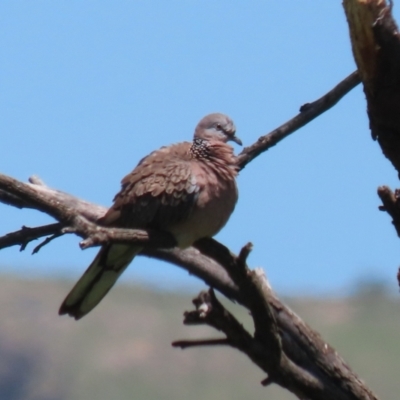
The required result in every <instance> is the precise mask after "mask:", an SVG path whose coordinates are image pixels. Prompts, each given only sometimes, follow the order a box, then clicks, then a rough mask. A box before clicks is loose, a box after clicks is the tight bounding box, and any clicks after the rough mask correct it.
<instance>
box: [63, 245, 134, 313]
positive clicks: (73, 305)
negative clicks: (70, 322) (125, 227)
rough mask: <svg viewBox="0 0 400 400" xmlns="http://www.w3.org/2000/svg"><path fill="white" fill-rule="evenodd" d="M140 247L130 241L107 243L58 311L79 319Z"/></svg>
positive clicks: (114, 279) (100, 298)
mask: <svg viewBox="0 0 400 400" xmlns="http://www.w3.org/2000/svg"><path fill="white" fill-rule="evenodd" d="M140 250H141V247H137V246H132V245H126V244H111V245H106V246H103V247H102V248H101V249H100V251H99V253H98V254H97V256H96V258H95V259H94V260H93V262H92V263H91V264H90V266H89V268H88V269H87V270H86V271H85V273H84V274H83V275H82V277H81V279H79V281H78V282H77V283H76V284H75V286H74V287H73V289H72V290H71V291H70V292H69V294H68V296H67V297H66V298H65V300H64V301H63V303H62V304H61V307H60V310H59V311H58V313H59V314H60V315H62V314H68V315H70V316H71V317H74V318H75V319H79V318H82V317H83V316H85V315H86V314H87V313H88V312H90V311H91V310H93V308H94V307H96V306H97V304H99V303H100V301H101V300H102V299H103V297H104V296H105V295H106V294H107V293H108V291H109V290H110V289H111V288H112V287H113V286H114V284H115V282H116V281H117V279H118V278H119V276H120V275H121V274H122V273H123V272H124V271H125V269H126V267H127V266H128V265H129V264H130V263H131V261H132V260H133V258H134V257H135V256H136V254H138V253H139V252H140Z"/></svg>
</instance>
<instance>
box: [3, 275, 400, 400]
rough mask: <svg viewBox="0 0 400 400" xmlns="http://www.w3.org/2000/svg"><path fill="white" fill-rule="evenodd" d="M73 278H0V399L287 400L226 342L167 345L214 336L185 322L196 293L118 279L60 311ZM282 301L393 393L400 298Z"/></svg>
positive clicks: (399, 361) (398, 382)
mask: <svg viewBox="0 0 400 400" xmlns="http://www.w3.org/2000/svg"><path fill="white" fill-rule="evenodd" d="M71 284H72V283H71V282H60V281H58V282H56V281H44V280H43V281H38V280H21V279H16V278H10V277H5V276H3V277H1V281H0V309H1V324H0V399H2V400H22V399H24V400H67V399H68V400H81V399H84V400H90V399H96V400H106V399H113V400H125V399H135V400H153V399H154V400H156V399H157V400H160V399H162V400H170V399H171V400H172V399H174V400H180V399H182V400H183V399H184V400H187V399H192V400H197V399H207V400H222V399H230V400H239V399H240V400H242V399H244V398H245V399H246V400H253V399H264V398H265V399H269V400H289V399H294V397H293V396H291V395H290V394H288V393H287V392H286V391H283V390H281V389H279V388H277V387H270V388H264V387H262V386H261V385H260V381H261V380H262V379H263V378H264V377H265V376H264V374H263V373H262V372H261V371H260V370H259V369H258V368H257V367H256V366H254V365H253V364H252V363H251V362H250V361H249V360H248V359H247V358H246V357H245V356H244V355H242V354H240V353H239V352H237V351H234V350H233V349H230V348H201V349H188V350H178V349H173V348H172V347H171V345H170V343H171V342H172V341H174V340H177V339H187V338H195V337H197V338H204V337H216V336H218V333H217V332H214V331H212V330H211V329H208V328H206V327H198V326H196V327H187V326H183V324H182V313H183V312H184V311H185V310H188V309H191V298H192V297H194V295H196V294H197V293H193V294H192V295H180V294H170V293H168V294H167V293H160V292H155V291H150V290H144V289H141V288H138V287H129V286H123V285H120V286H118V287H117V288H116V289H114V290H113V291H112V292H111V293H110V294H109V295H108V296H107V298H106V300H105V301H103V302H102V303H101V305H100V306H99V307H97V308H96V309H95V310H94V311H93V312H92V313H90V314H89V315H88V316H87V317H85V318H83V319H82V320H80V321H79V322H76V321H74V320H73V319H71V318H67V317H59V316H58V315H57V310H58V306H59V304H60V303H61V301H62V299H63V298H64V296H65V295H66V293H67V292H68V290H69V289H70V287H71ZM287 302H288V303H289V304H290V306H291V307H292V308H293V309H294V310H295V311H296V312H298V314H299V315H301V316H302V317H303V318H304V319H305V320H306V321H307V322H309V323H310V324H311V325H312V326H313V327H315V328H316V329H317V330H318V331H320V332H321V333H322V334H323V336H324V337H325V339H326V340H327V341H328V342H329V343H331V344H332V345H333V346H334V347H335V348H336V349H337V350H338V351H339V353H340V354H341V355H342V356H343V357H344V358H345V359H346V360H347V361H348V362H349V364H350V365H351V366H352V367H353V368H354V369H355V370H356V371H357V372H358V374H359V375H360V376H361V377H362V378H363V379H364V380H365V381H366V382H367V383H368V385H369V386H370V387H371V388H372V389H373V390H374V391H375V392H376V393H377V394H378V395H379V396H380V398H381V399H395V398H398V397H399V395H398V394H399V393H400V379H399V377H398V376H399V372H398V371H399V366H400V344H399V338H400V315H399V314H400V312H399V310H400V308H399V304H398V299H395V300H393V299H388V298H385V297H384V296H383V295H381V294H380V293H379V292H377V293H364V294H360V295H358V296H355V297H353V298H349V299H334V300H329V299H326V300H321V299H290V300H288V301H287ZM231 307H233V306H231ZM237 310H239V307H235V312H237ZM239 311H240V315H241V318H242V317H243V318H244V319H245V321H246V323H247V324H248V323H249V318H248V316H247V314H246V313H245V312H243V311H241V310H239Z"/></svg>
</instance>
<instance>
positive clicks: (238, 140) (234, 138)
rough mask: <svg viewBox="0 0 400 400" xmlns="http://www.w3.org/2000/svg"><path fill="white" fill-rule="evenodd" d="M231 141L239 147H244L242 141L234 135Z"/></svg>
mask: <svg viewBox="0 0 400 400" xmlns="http://www.w3.org/2000/svg"><path fill="white" fill-rule="evenodd" d="M230 139H231V140H232V141H233V142H235V143H237V144H238V145H239V146H242V145H243V143H242V141H241V140H240V139H239V138H238V137H237V136H235V135H233V136H232V137H231V138H230Z"/></svg>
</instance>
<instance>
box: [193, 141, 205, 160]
mask: <svg viewBox="0 0 400 400" xmlns="http://www.w3.org/2000/svg"><path fill="white" fill-rule="evenodd" d="M190 154H191V155H192V157H193V158H197V159H200V158H209V156H210V145H209V142H208V141H207V140H204V139H200V138H195V139H193V144H192V147H191V148H190Z"/></svg>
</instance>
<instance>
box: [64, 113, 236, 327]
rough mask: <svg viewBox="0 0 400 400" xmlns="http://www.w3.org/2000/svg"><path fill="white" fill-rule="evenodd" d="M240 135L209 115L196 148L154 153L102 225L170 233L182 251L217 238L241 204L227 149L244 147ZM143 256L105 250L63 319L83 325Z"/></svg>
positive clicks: (126, 248)
mask: <svg viewBox="0 0 400 400" xmlns="http://www.w3.org/2000/svg"><path fill="white" fill-rule="evenodd" d="M235 131H236V128H235V125H234V124H233V122H232V120H231V119H230V118H229V117H227V116H226V115H223V114H218V113H215V114H210V115H207V116H206V117H204V118H203V119H202V120H201V121H200V122H199V124H198V125H197V127H196V129H195V132H194V138H193V142H191V143H189V142H182V143H178V144H174V145H171V146H169V147H162V148H161V149H159V150H156V151H153V152H152V153H151V154H149V155H148V156H147V157H145V158H143V159H142V160H141V161H140V162H139V164H138V165H137V167H136V168H135V169H134V170H133V171H132V172H131V173H130V174H129V175H127V176H126V177H125V178H124V179H123V180H122V188H121V191H120V192H119V193H118V194H117V195H116V196H115V198H114V204H113V205H112V206H111V208H110V209H109V210H108V211H107V213H106V214H105V215H104V216H103V217H102V218H101V219H100V220H99V223H100V224H102V225H105V226H110V227H124V228H136V229H146V228H152V229H159V230H163V231H167V232H170V233H171V234H172V235H173V236H174V237H175V239H176V242H177V245H178V246H179V247H180V248H185V247H188V246H190V245H191V244H192V243H194V242H195V241H196V240H198V239H201V238H204V237H212V236H214V235H215V234H216V233H217V232H218V231H219V230H220V229H221V228H222V227H223V226H224V225H225V224H226V222H227V221H228V219H229V217H230V215H231V213H232V211H233V209H234V207H235V204H236V201H237V198H238V192H237V187H236V181H235V177H236V175H237V166H236V161H235V160H236V159H235V156H234V154H233V149H232V147H231V146H230V145H228V144H227V143H226V142H228V141H234V142H236V143H238V144H239V145H241V144H242V143H241V141H240V139H238V138H237V137H236V136H235ZM140 251H141V247H140V246H137V245H129V244H115V243H112V244H107V245H104V246H102V248H101V249H100V251H99V253H98V254H97V256H96V258H95V259H94V260H93V262H92V263H91V264H90V266H89V267H88V269H87V270H86V272H85V273H84V274H83V275H82V277H81V278H80V280H79V281H78V282H77V283H76V285H75V286H74V288H73V289H72V290H71V292H70V293H69V294H68V296H67V297H66V299H65V300H64V302H63V303H62V305H61V307H60V310H59V314H60V315H61V314H69V315H70V316H72V317H74V318H75V319H79V318H81V317H83V316H84V315H86V314H87V313H88V312H90V311H91V310H92V309H93V308H94V307H95V306H96V305H97V304H98V303H99V302H100V301H101V300H102V299H103V297H104V296H105V295H106V294H107V293H108V291H109V290H110V289H111V288H112V286H113V285H114V284H115V282H116V281H117V279H118V278H119V276H120V275H121V274H122V272H124V270H125V268H126V267H127V266H128V265H129V264H130V262H131V261H132V260H133V258H134V257H135V255H136V254H138V253H139V252H140Z"/></svg>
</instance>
